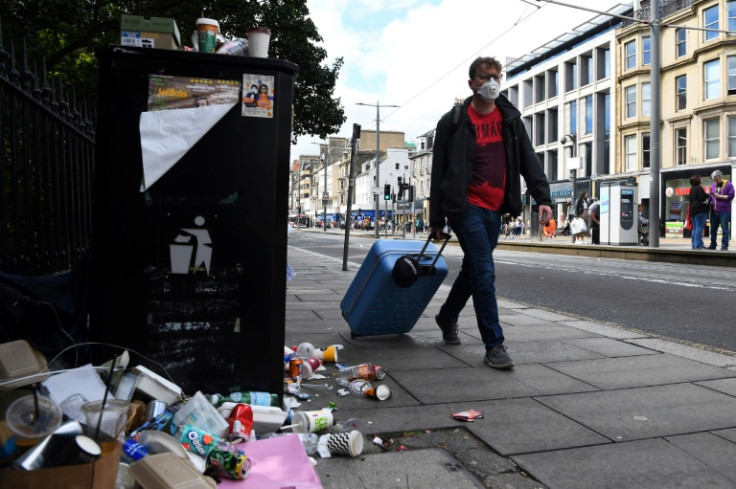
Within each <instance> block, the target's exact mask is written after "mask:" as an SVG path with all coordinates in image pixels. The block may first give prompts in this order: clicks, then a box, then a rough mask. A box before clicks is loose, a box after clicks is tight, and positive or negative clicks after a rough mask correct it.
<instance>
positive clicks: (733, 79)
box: [726, 56, 736, 95]
mask: <svg viewBox="0 0 736 489" xmlns="http://www.w3.org/2000/svg"><path fill="white" fill-rule="evenodd" d="M726 59H727V62H728V95H736V56H729V57H728V58H726Z"/></svg>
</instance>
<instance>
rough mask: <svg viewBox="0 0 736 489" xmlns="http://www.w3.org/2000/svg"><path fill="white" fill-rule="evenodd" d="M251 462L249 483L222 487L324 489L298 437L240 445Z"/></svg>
mask: <svg viewBox="0 0 736 489" xmlns="http://www.w3.org/2000/svg"><path fill="white" fill-rule="evenodd" d="M237 447H238V448H240V449H241V450H243V451H244V452H245V454H246V455H248V458H249V459H250V461H251V469H250V474H248V477H246V478H245V480H242V481H232V480H225V479H223V481H222V482H221V483H220V484H218V485H217V487H218V488H220V487H222V488H228V487H232V488H233V489H287V488H288V489H322V482H321V481H320V480H319V476H318V475H317V472H316V471H315V470H314V467H313V466H312V463H311V462H310V461H309V457H307V453H306V452H305V451H304V447H303V446H302V442H301V441H299V437H298V436H297V435H295V434H290V435H285V436H280V437H278V438H267V439H265V440H255V441H250V442H246V443H240V444H238V445H237Z"/></svg>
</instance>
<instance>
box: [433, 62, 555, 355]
mask: <svg viewBox="0 0 736 489" xmlns="http://www.w3.org/2000/svg"><path fill="white" fill-rule="evenodd" d="M501 68H502V66H501V63H499V62H498V61H497V60H496V59H495V58H491V57H479V58H476V59H475V60H474V61H473V62H472V63H471V64H470V69H469V76H470V79H469V80H468V87H469V88H470V90H471V91H472V92H473V94H472V96H470V97H468V98H467V99H465V101H464V102H463V104H462V105H458V106H455V107H454V108H453V109H451V110H450V111H449V112H447V113H446V114H445V115H443V116H442V118H441V119H440V121H439V122H438V123H437V131H436V138H435V143H434V151H433V161H432V183H431V189H430V200H429V202H430V216H429V217H430V222H429V227H430V230H429V232H430V234H432V235H433V236H434V238H435V239H441V237H442V229H443V227H444V226H445V219H447V221H448V223H449V225H450V226H451V227H452V229H453V230H454V231H455V235H456V236H457V240H458V242H459V243H460V247H461V248H462V250H463V253H464V257H463V262H462V266H461V268H460V272H459V273H458V275H457V278H456V279H455V282H454V283H453V285H452V288H451V290H450V293H449V295H448V296H447V300H446V301H445V303H444V304H443V305H442V307H441V308H440V311H439V314H437V315H436V316H435V321H436V322H437V325H438V326H439V327H440V329H441V330H442V338H443V340H444V341H445V343H447V344H449V345H457V344H460V338H459V337H458V324H457V321H458V317H459V316H460V311H462V309H463V307H465V304H466V303H467V301H468V299H469V298H470V297H471V296H472V297H473V305H474V308H475V316H476V321H477V323H478V329H479V331H480V335H481V339H482V341H483V343H484V345H485V349H486V354H485V357H484V362H485V363H487V364H488V365H489V366H490V367H492V368H496V369H510V368H513V366H514V362H513V361H512V360H511V357H510V356H509V354H508V352H507V350H506V346H505V345H504V339H505V338H504V334H503V330H502V328H501V325H500V324H499V320H498V304H497V302H496V288H495V278H496V270H495V267H494V264H493V249H494V248H495V247H496V244H497V243H498V233H499V229H500V228H501V226H500V224H501V216H502V215H503V214H504V213H505V212H510V213H511V215H513V216H518V215H519V214H521V210H522V209H521V176H523V177H524V181H525V182H526V185H527V188H528V189H529V193H530V194H531V195H532V197H534V199H535V200H536V201H537V202H538V203H539V208H538V212H539V222H540V224H547V222H549V220H550V218H551V217H552V208H551V207H550V204H551V199H550V189H549V183H547V178H546V176H545V175H544V172H543V171H542V167H541V165H540V164H539V161H538V160H537V156H536V154H535V152H534V148H533V147H532V144H531V141H530V140H529V136H528V135H527V132H526V129H525V128H524V124H523V123H522V120H521V114H520V113H519V111H518V110H517V109H516V107H514V106H513V105H512V104H511V102H509V101H508V99H506V97H504V96H503V95H500V89H501V87H500V85H499V81H500V79H501Z"/></svg>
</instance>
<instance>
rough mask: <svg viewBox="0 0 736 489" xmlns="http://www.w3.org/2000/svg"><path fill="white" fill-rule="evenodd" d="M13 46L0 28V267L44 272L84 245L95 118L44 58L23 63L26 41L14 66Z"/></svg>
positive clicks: (63, 265) (61, 267)
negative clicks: (39, 62) (4, 40)
mask: <svg viewBox="0 0 736 489" xmlns="http://www.w3.org/2000/svg"><path fill="white" fill-rule="evenodd" d="M14 51H15V50H14V45H13V43H12V42H11V43H10V52H8V51H6V50H5V49H4V47H3V44H2V37H1V34H0V141H1V142H2V152H1V153H0V270H3V271H4V272H8V273H13V274H20V275H43V274H51V273H56V272H60V271H65V270H68V269H70V268H71V266H72V264H73V263H75V262H76V261H77V260H79V259H80V258H81V257H82V256H83V255H84V253H85V252H86V250H87V247H88V241H89V237H90V232H91V222H92V219H91V190H92V175H93V170H94V147H95V140H94V131H93V127H94V126H93V124H92V123H91V122H90V121H89V119H88V117H87V114H86V112H87V111H86V107H85V108H84V109H83V110H82V112H80V110H79V108H78V107H77V103H76V96H75V95H74V91H73V89H72V92H71V94H70V93H69V90H68V89H66V90H65V84H64V82H63V80H62V78H61V77H60V76H59V77H56V78H55V79H51V80H49V77H48V75H47V73H46V68H45V60H44V61H43V63H42V64H43V70H42V72H41V74H40V76H39V75H38V74H37V73H35V66H34V69H33V70H31V69H29V67H28V62H27V59H26V46H25V41H24V42H23V48H22V50H21V56H20V58H21V60H22V61H21V63H20V66H17V65H16V61H15V52H14ZM69 98H71V100H69Z"/></svg>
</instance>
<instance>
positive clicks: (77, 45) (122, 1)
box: [0, 0, 346, 140]
mask: <svg viewBox="0 0 736 489" xmlns="http://www.w3.org/2000/svg"><path fill="white" fill-rule="evenodd" d="M124 13H126V14H131V15H144V16H153V17H169V18H173V19H174V20H175V21H176V24H177V26H178V27H179V30H180V32H181V35H182V39H181V40H182V44H186V45H191V35H192V32H193V30H194V28H195V22H196V19H197V18H199V17H201V16H203V15H204V16H205V17H209V18H213V19H216V20H218V21H219V22H220V30H221V32H222V33H223V35H225V37H228V38H231V37H245V33H246V31H247V30H248V28H250V27H254V26H258V25H262V26H267V27H269V28H270V29H271V44H270V49H269V55H270V56H271V57H273V58H280V59H286V60H289V61H291V62H293V63H295V64H297V65H298V66H299V73H298V75H297V77H296V80H295V89H294V114H295V118H294V132H293V135H294V140H296V138H297V137H298V136H302V135H306V134H310V135H314V136H318V137H320V138H322V139H324V138H326V137H327V136H328V135H330V134H334V133H336V132H338V130H339V129H340V127H341V126H342V124H343V123H344V122H345V120H346V118H345V114H344V109H343V106H342V104H341V102H340V99H339V98H336V97H335V82H336V81H337V77H338V74H339V71H340V68H341V67H342V63H343V60H342V58H338V59H336V60H335V61H334V62H333V63H332V64H331V65H330V64H328V63H326V62H325V60H326V59H327V52H326V51H325V50H324V49H323V48H322V47H320V46H319V45H318V43H320V42H321V41H322V37H321V36H320V34H319V32H318V31H317V28H316V26H315V25H314V23H313V22H312V20H311V19H309V18H308V15H309V9H308V8H307V5H306V0H209V1H207V2H202V1H197V2H192V1H191V0H179V1H173V0H3V1H2V2H0V21H2V41H3V45H4V47H5V49H6V50H8V51H10V48H9V46H10V44H11V42H12V44H13V46H14V52H15V60H16V65H17V66H18V65H20V64H21V63H22V60H21V48H20V46H21V43H22V42H23V39H25V43H26V47H27V59H28V62H29V65H30V68H31V69H32V70H33V69H34V68H35V70H36V71H37V72H39V73H40V72H41V70H42V66H41V62H42V60H45V64H46V68H47V70H48V72H49V74H50V75H51V76H52V77H53V79H54V80H56V81H57V82H55V83H58V80H59V79H61V80H63V81H64V82H68V83H70V84H72V85H73V86H74V87H75V90H76V93H75V95H76V97H77V99H84V100H85V103H86V104H87V105H88V106H89V107H93V106H94V105H95V101H96V98H97V59H96V57H95V50H96V49H97V48H99V47H101V46H106V45H108V44H116V43H119V42H120V16H121V14H124ZM57 87H58V84H57ZM65 90H66V89H65ZM65 95H67V98H68V94H65Z"/></svg>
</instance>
